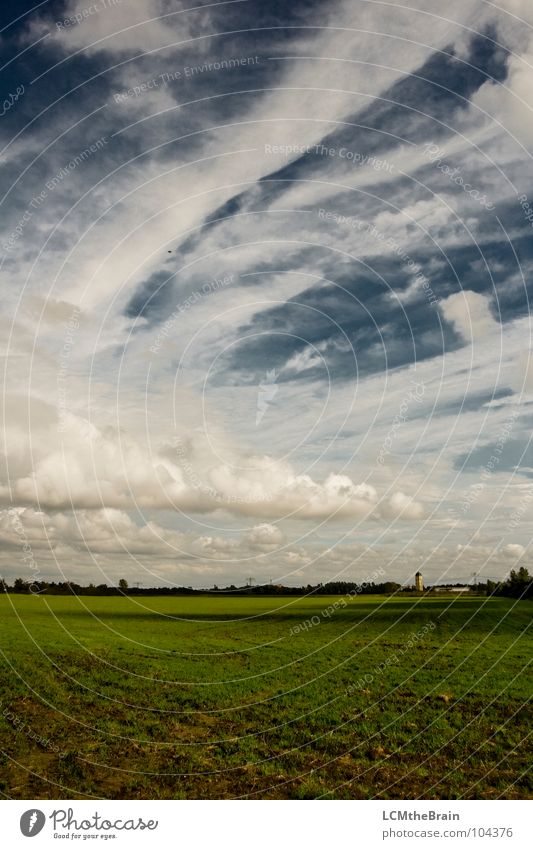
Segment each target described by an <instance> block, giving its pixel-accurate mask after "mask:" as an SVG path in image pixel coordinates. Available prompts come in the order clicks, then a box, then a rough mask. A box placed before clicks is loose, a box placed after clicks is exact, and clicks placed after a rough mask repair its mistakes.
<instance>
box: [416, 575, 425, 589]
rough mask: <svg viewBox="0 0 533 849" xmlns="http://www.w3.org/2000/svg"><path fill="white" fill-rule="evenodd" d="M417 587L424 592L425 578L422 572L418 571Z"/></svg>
mask: <svg viewBox="0 0 533 849" xmlns="http://www.w3.org/2000/svg"><path fill="white" fill-rule="evenodd" d="M415 589H416V591H417V592H419V593H423V592H424V579H423V577H422V572H417V573H416V575H415Z"/></svg>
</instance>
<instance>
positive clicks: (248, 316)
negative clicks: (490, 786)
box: [0, 0, 533, 587]
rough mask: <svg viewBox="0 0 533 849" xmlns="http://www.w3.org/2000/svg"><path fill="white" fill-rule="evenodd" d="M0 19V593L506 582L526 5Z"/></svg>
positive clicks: (529, 244)
mask: <svg viewBox="0 0 533 849" xmlns="http://www.w3.org/2000/svg"><path fill="white" fill-rule="evenodd" d="M440 9H441V7H440V6H439V4H435V3H434V2H432V0H405V2H396V0H389V2H382V0H344V1H343V0H339V2H338V1H337V0H322V2H313V0H311V2H310V1H309V0H307V2H301V1H299V0H294V2H291V3H290V4H288V3H283V2H276V0H275V1H274V2H268V3H266V2H258V0H255V2H254V0H228V2H221V3H216V2H210V3H201V2H200V3H197V2H196V3H195V4H194V5H193V4H190V5H189V4H186V3H182V2H177V0H94V2H92V3H90V2H88V0H61V2H56V0H44V2H40V3H38V4H32V3H29V2H27V0H23V2H18V1H17V2H16V3H15V2H12V0H8V1H7V2H4V3H3V4H2V10H1V13H0V15H1V17H0V49H1V56H0V59H1V69H2V76H1V81H2V93H1V95H0V147H1V150H0V193H1V204H0V257H1V260H0V262H1V271H0V274H1V285H2V312H1V315H0V323H1V329H2V332H1V338H2V345H3V350H2V361H3V364H4V370H3V395H2V402H3V404H2V416H3V426H2V434H1V435H2V466H1V471H0V573H1V576H2V577H3V578H4V579H6V580H8V581H12V580H13V578H15V577H22V578H24V579H25V580H28V581H34V580H71V581H76V582H80V583H89V582H93V583H95V584H100V583H107V584H115V583H116V582H117V581H118V580H119V579H120V578H126V580H128V581H129V582H130V584H132V585H133V584H135V583H139V584H140V585H142V586H173V585H179V586H182V585H186V586H194V587H211V586H214V585H217V586H226V585H228V584H235V585H237V586H240V585H242V584H243V583H244V582H245V581H246V580H247V579H249V578H251V579H252V580H253V581H256V582H257V583H264V582H266V581H272V582H273V583H283V584H287V585H298V586H300V585H307V584H313V583H317V582H319V581H324V582H325V581H331V580H349V581H357V582H363V581H367V580H372V578H373V577H374V578H375V577H376V576H377V575H379V579H380V580H390V581H397V582H399V583H409V582H411V581H412V580H413V575H414V573H415V572H416V571H417V570H420V571H421V572H422V573H423V575H424V578H425V580H426V582H427V583H434V582H440V583H445V582H448V581H453V582H456V581H458V582H466V583H471V582H473V581H475V580H485V579H487V578H492V579H494V578H502V577H504V576H505V575H506V574H507V573H508V572H509V570H510V569H513V568H515V569H516V568H519V567H520V566H526V567H530V566H531V554H532V548H531V518H532V516H533V447H532V444H531V423H532V420H533V419H532V413H533V398H532V391H533V356H532V343H531V331H532V322H531V317H530V310H529V293H530V291H531V273H532V268H533V230H532V228H533V169H532V162H531V155H532V152H533V7H532V5H531V2H530V0H501V2H499V3H495V2H489V0H466V2H465V0H449V2H448V3H447V4H446V5H445V7H443V12H444V14H443V15H440V14H438V11H440Z"/></svg>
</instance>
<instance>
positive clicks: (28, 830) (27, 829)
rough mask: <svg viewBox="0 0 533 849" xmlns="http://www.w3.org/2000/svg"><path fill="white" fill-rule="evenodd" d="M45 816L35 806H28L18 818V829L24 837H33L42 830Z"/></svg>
mask: <svg viewBox="0 0 533 849" xmlns="http://www.w3.org/2000/svg"><path fill="white" fill-rule="evenodd" d="M45 822H46V817H45V815H44V814H43V812H42V811H39V810H37V809H36V808H30V810H29V811H24V813H23V814H22V816H21V818H20V830H21V832H22V833H23V835H24V837H35V835H36V834H39V832H40V831H42V829H43V827H44V824H45Z"/></svg>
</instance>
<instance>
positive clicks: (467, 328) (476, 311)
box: [440, 290, 501, 343]
mask: <svg viewBox="0 0 533 849" xmlns="http://www.w3.org/2000/svg"><path fill="white" fill-rule="evenodd" d="M440 309H441V310H442V313H443V315H444V318H445V319H446V321H449V322H450V323H451V324H453V326H454V329H455V330H456V331H457V333H459V334H460V335H461V336H462V337H463V339H464V341H465V342H467V343H472V342H476V343H479V342H480V341H481V340H482V339H484V338H485V337H487V336H488V335H489V334H490V335H492V338H493V340H494V339H495V334H498V335H500V333H501V326H500V324H499V323H498V322H497V321H495V320H494V319H493V317H492V314H491V311H490V299H489V298H488V297H487V296H486V295H481V294H479V293H478V292H471V291H469V290H463V291H461V292H457V293H456V294H454V295H449V296H448V297H447V298H444V299H443V300H441V302H440Z"/></svg>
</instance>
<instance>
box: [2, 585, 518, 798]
mask: <svg viewBox="0 0 533 849" xmlns="http://www.w3.org/2000/svg"><path fill="white" fill-rule="evenodd" d="M336 601H337V605H336V608H335V610H332V607H333V606H335V602H336ZM344 604H345V602H344V600H342V601H341V600H337V599H336V598H335V597H331V596H328V597H317V596H314V597H312V598H309V599H296V598H290V597H284V598H277V599H274V598H259V597H250V596H249V597H244V598H242V597H240V598H227V597H219V598H214V597H209V596H192V597H174V598H149V597H137V598H133V597H130V598H120V597H109V598H103V597H102V598H100V597H80V598H76V597H60V596H48V597H45V596H40V597H33V596H25V595H19V596H17V595H9V596H6V595H4V596H2V597H1V598H0V616H1V620H0V621H1V631H0V633H1V637H0V649H1V654H0V660H1V664H2V665H1V675H0V701H1V706H0V729H1V734H2V752H3V753H2V755H1V763H0V791H1V792H2V794H3V796H4V797H11V798H21V799H22V798H51V799H54V798H57V799H61V798H87V797H89V798H90V797H97V798H133V799H135V798H139V799H142V798H156V799H158V798H160V799H167V798H178V799H182V798H201V799H205V798H215V799H218V798H240V797H245V798H252V799H255V798H258V799H270V798H272V799H276V798H277V799H279V798H281V799H283V798H290V799H293V798H297V799H314V798H319V797H324V798H326V799H328V798H336V799H350V798H356V799H370V798H384V799H387V798H389V799H394V798H406V799H409V798H433V799H438V798H443V799H457V798H462V797H464V798H482V799H486V798H500V797H501V798H525V797H527V798H530V797H531V795H532V794H531V773H529V774H528V772H527V770H528V767H529V766H530V765H531V753H532V746H531V737H529V735H530V733H531V727H532V726H531V712H530V704H531V703H530V701H529V700H530V697H531V689H532V687H531V675H530V671H531V670H530V669H529V670H528V668H527V667H528V664H529V663H530V661H531V657H532V654H533V653H532V644H533V641H532V636H531V629H530V627H529V626H530V625H531V619H532V613H533V606H532V603H531V602H514V601H512V600H510V599H502V598H500V599H485V598H481V597H480V598H476V597H472V598H458V599H451V598H443V597H440V598H438V599H429V598H414V597H412V598H403V599H395V598H392V599H387V598H385V597H377V596H372V597H364V596H362V597H358V598H356V599H351V600H349V601H347V602H346V606H344ZM328 609H329V615H328ZM306 622H307V626H305V625H304V627H302V625H303V624H304V623H306ZM528 629H529V630H528ZM413 634H416V635H418V636H417V637H416V638H413ZM528 672H529V674H528ZM365 676H366V677H365Z"/></svg>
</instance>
